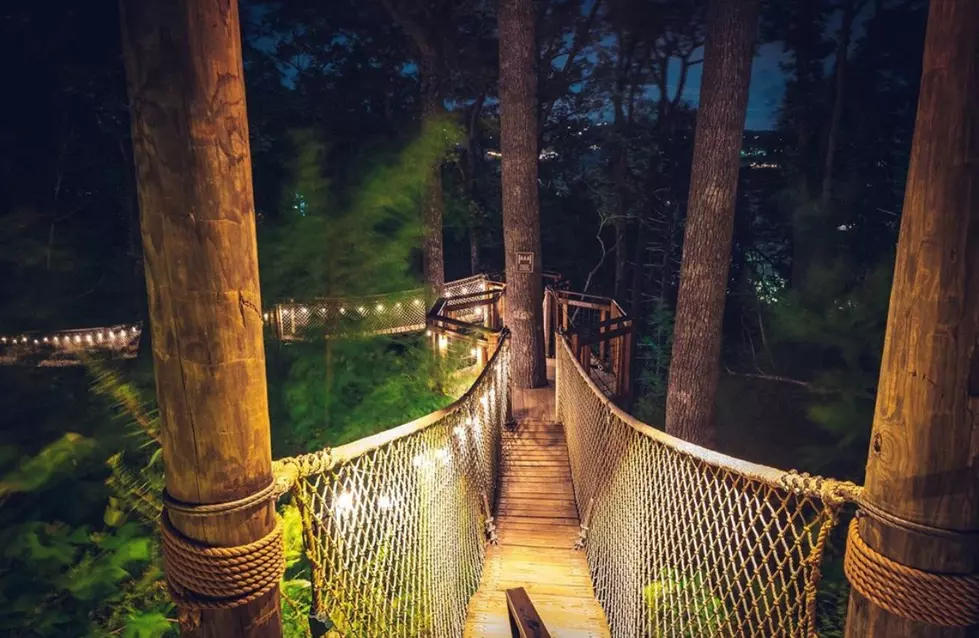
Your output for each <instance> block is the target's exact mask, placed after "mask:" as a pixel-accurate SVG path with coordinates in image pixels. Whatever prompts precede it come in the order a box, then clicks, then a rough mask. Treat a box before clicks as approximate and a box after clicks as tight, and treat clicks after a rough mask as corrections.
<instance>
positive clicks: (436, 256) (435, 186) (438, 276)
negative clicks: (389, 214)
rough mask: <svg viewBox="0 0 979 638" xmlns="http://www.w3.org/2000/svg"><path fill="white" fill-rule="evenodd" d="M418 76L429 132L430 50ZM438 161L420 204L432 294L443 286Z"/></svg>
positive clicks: (434, 93) (433, 103)
mask: <svg viewBox="0 0 979 638" xmlns="http://www.w3.org/2000/svg"><path fill="white" fill-rule="evenodd" d="M420 58H421V64H420V69H419V73H420V76H421V91H422V96H421V98H422V129H423V130H430V128H431V124H432V123H433V122H434V121H435V120H436V119H437V118H438V117H439V115H441V113H442V93H441V86H440V80H441V78H440V75H439V59H438V54H437V53H436V52H435V51H434V49H433V50H427V49H423V50H422V52H421V56H420ZM443 209H444V203H443V201H442V161H441V159H440V160H439V161H437V162H436V163H435V165H434V166H432V171H431V173H430V174H429V176H428V184H427V186H426V188H425V197H424V199H423V201H422V225H423V231H424V237H423V239H422V268H423V270H424V272H425V283H426V285H428V287H429V289H431V290H432V291H433V292H434V293H435V294H441V293H442V286H443V285H444V284H445V264H444V260H443V256H442V211H443Z"/></svg>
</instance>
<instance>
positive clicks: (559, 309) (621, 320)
mask: <svg viewBox="0 0 979 638" xmlns="http://www.w3.org/2000/svg"><path fill="white" fill-rule="evenodd" d="M634 332H635V326H634V325H633V322H632V318H631V317H629V315H628V314H627V313H626V312H625V311H624V310H623V309H622V307H621V306H620V305H619V304H618V302H617V301H615V300H614V299H612V298H611V297H601V296H598V295H589V294H585V293H580V292H571V291H568V290H557V289H555V288H550V287H549V288H547V290H546V291H545V293H544V348H545V352H547V356H549V357H551V356H554V354H555V347H556V339H555V335H558V334H563V335H566V336H567V337H568V341H569V343H570V344H571V349H572V352H574V355H575V358H577V359H578V361H580V362H581V365H582V367H584V368H585V370H588V371H589V374H590V375H591V378H592V379H593V380H594V381H595V383H596V384H597V385H598V386H599V387H600V388H602V390H603V391H604V392H605V394H606V395H607V396H609V397H610V398H611V399H612V400H613V401H615V402H616V403H619V404H628V402H629V401H630V399H631V397H632V348H633V345H634Z"/></svg>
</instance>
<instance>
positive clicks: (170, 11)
mask: <svg viewBox="0 0 979 638" xmlns="http://www.w3.org/2000/svg"><path fill="white" fill-rule="evenodd" d="M237 7H238V5H237V3H235V2H219V1H216V0H179V1H178V0H121V2H120V8H121V22H122V41H123V47H124V54H125V62H126V74H127V77H128V85H129V95H130V102H131V111H132V136H133V147H134V158H135V164H136V177H137V184H138V191H139V192H138V194H139V207H140V214H141V226H142V239H143V254H144V257H145V264H146V268H145V273H146V289H147V294H148V297H149V317H150V327H151V330H152V342H153V362H154V367H155V371H156V390H157V398H158V401H159V406H160V415H161V419H162V423H163V436H162V438H163V463H164V468H165V475H166V489H167V492H168V493H169V494H170V495H171V496H172V497H173V498H175V499H177V500H179V501H183V502H185V503H190V504H202V503H219V502H226V501H230V500H235V499H239V498H242V497H245V496H248V495H250V494H253V493H255V492H257V491H259V490H261V489H263V488H265V487H266V486H267V485H269V483H270V481H271V480H272V458H271V444H270V438H269V415H268V399H267V391H266V385H265V351H264V344H263V341H262V312H261V305H262V304H261V298H260V295H259V279H258V252H257V244H256V238H255V210H254V203H253V195H252V179H251V155H250V151H249V145H248V120H247V116H246V112H245V87H244V81H243V75H242V61H241V42H240V39H239V38H240V35H239V33H240V32H239V24H238V9H237ZM274 516H275V511H274V505H273V504H272V503H263V504H260V505H257V506H256V507H255V508H253V509H252V510H250V511H245V512H240V513H232V514H228V515H225V516H223V517H219V518H213V517H208V518H198V519H191V518H187V517H185V516H181V515H179V514H177V513H171V520H172V522H173V524H174V526H175V527H176V528H177V529H178V530H180V532H182V533H183V534H184V535H186V536H188V537H190V538H191V539H194V540H196V541H199V542H201V543H203V544H205V545H208V546H215V547H227V546H236V545H242V544H245V543H249V542H251V541H254V540H257V539H259V538H261V537H264V536H265V535H267V534H268V533H269V532H270V531H271V530H272V529H273V527H274V524H275V518H274ZM190 635H194V636H207V637H218V636H222V637H227V636H250V637H262V638H265V637H274V636H280V635H281V620H280V616H279V592H278V589H277V588H276V589H274V590H273V591H272V592H270V593H269V594H268V595H266V596H263V597H262V598H261V599H259V600H257V601H255V602H253V603H251V604H248V605H244V606H240V607H237V608H235V609H231V610H222V611H207V612H204V613H203V617H202V619H201V623H200V625H199V626H198V627H197V628H196V629H195V630H193V631H191V632H190Z"/></svg>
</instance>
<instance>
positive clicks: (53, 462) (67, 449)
mask: <svg viewBox="0 0 979 638" xmlns="http://www.w3.org/2000/svg"><path fill="white" fill-rule="evenodd" d="M94 449H95V442H94V441H93V440H91V439H88V438H86V437H84V436H81V435H80V434H75V433H73V432H68V433H66V434H65V435H63V436H62V437H61V438H60V439H58V440H56V441H55V442H53V443H50V444H49V445H47V446H46V447H45V448H44V449H42V450H41V451H40V452H39V453H38V454H36V455H35V456H32V457H28V458H27V459H25V460H23V461H21V462H20V464H19V465H18V466H17V467H16V468H15V469H14V470H12V471H10V472H8V473H7V474H6V475H5V476H4V477H3V478H2V479H0V499H2V498H4V497H6V496H8V495H10V494H15V493H18V492H34V491H36V490H39V489H41V488H43V487H45V486H47V485H48V484H49V483H50V482H51V481H52V480H54V479H55V478H58V477H63V476H64V475H66V474H70V473H71V472H72V471H74V470H75V469H76V468H77V467H78V465H79V464H80V463H81V462H82V461H84V460H85V459H86V458H87V457H88V456H89V455H90V454H91V453H92V451H93V450H94Z"/></svg>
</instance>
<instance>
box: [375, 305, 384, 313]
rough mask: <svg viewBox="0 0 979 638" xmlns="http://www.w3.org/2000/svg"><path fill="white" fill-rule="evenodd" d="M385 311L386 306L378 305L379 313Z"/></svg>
mask: <svg viewBox="0 0 979 638" xmlns="http://www.w3.org/2000/svg"><path fill="white" fill-rule="evenodd" d="M383 310H384V305H383V304H377V311H378V312H381V311H383Z"/></svg>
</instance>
